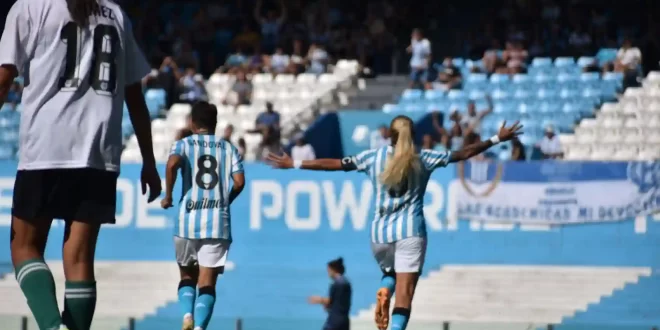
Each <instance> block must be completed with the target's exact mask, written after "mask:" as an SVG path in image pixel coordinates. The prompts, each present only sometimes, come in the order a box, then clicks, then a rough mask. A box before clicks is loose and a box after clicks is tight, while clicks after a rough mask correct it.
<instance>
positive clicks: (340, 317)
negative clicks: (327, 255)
mask: <svg viewBox="0 0 660 330" xmlns="http://www.w3.org/2000/svg"><path fill="white" fill-rule="evenodd" d="M345 272H346V268H345V267H344V260H343V259H342V258H339V259H336V260H332V261H330V262H329V263H328V275H329V276H330V278H331V279H332V284H331V285H330V292H329V294H328V296H327V297H320V296H312V297H309V303H310V304H316V305H322V306H323V307H324V308H325V310H326V311H327V312H328V319H327V320H326V321H325V324H324V325H323V330H349V329H350V320H349V313H350V310H351V295H352V291H353V290H352V289H351V283H350V282H348V279H346V277H344V273H345Z"/></svg>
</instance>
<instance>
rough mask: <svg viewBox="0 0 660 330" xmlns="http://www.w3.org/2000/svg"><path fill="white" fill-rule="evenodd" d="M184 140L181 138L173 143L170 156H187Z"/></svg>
mask: <svg viewBox="0 0 660 330" xmlns="http://www.w3.org/2000/svg"><path fill="white" fill-rule="evenodd" d="M183 144H184V142H183V140H179V141H176V142H174V144H172V149H171V150H170V156H181V157H185V156H186V151H185V148H184V147H183Z"/></svg>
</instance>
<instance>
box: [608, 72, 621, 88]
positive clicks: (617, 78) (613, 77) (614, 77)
mask: <svg viewBox="0 0 660 330" xmlns="http://www.w3.org/2000/svg"><path fill="white" fill-rule="evenodd" d="M603 81H605V82H614V83H616V86H617V88H619V89H621V88H623V73H621V72H605V73H604V74H603Z"/></svg>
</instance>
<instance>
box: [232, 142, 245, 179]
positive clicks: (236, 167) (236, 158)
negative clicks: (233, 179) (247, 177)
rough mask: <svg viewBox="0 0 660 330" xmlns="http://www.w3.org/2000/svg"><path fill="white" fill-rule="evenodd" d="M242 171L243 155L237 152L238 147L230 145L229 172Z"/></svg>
mask: <svg viewBox="0 0 660 330" xmlns="http://www.w3.org/2000/svg"><path fill="white" fill-rule="evenodd" d="M236 173H243V157H241V155H240V154H239V153H238V149H236V147H234V146H232V157H231V174H236Z"/></svg>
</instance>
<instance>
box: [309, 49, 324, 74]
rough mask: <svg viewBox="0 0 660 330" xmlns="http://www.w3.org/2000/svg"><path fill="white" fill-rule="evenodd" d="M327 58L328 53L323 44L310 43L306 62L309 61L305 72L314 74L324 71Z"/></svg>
mask: <svg viewBox="0 0 660 330" xmlns="http://www.w3.org/2000/svg"><path fill="white" fill-rule="evenodd" d="M328 60H329V57H328V53H327V52H326V51H325V49H324V47H323V45H321V44H311V45H310V46H309V52H308V53H307V62H308V63H309V68H308V69H307V72H309V73H314V74H322V73H325V70H326V66H327V65H328Z"/></svg>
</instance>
